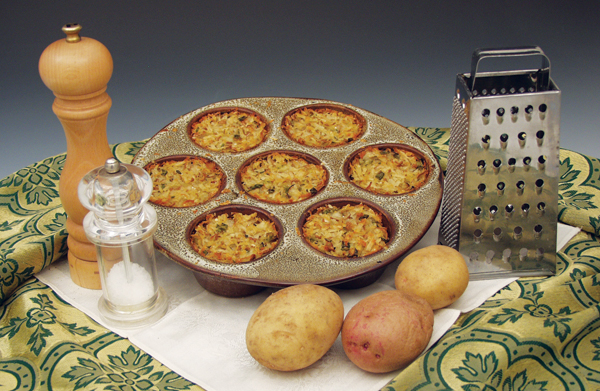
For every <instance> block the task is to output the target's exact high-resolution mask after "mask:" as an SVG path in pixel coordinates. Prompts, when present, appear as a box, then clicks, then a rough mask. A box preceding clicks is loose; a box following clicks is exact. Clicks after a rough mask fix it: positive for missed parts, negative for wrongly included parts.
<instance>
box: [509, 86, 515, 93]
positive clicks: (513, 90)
mask: <svg viewBox="0 0 600 391" xmlns="http://www.w3.org/2000/svg"><path fill="white" fill-rule="evenodd" d="M508 92H510V93H511V94H514V93H515V92H517V90H515V87H510V90H508Z"/></svg>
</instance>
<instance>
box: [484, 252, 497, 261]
mask: <svg viewBox="0 0 600 391" xmlns="http://www.w3.org/2000/svg"><path fill="white" fill-rule="evenodd" d="M494 255H496V253H494V251H493V250H488V251H487V252H486V253H485V261H486V262H487V263H492V259H494Z"/></svg>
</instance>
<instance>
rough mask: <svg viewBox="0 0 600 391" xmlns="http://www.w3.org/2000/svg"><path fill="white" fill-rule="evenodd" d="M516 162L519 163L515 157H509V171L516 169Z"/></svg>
mask: <svg viewBox="0 0 600 391" xmlns="http://www.w3.org/2000/svg"><path fill="white" fill-rule="evenodd" d="M515 164H517V159H515V158H514V157H511V158H510V159H508V172H514V171H515Z"/></svg>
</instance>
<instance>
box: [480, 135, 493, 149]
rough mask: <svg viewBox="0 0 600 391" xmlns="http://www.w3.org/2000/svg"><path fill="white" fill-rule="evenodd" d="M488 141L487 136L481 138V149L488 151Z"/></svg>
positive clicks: (488, 136) (488, 137)
mask: <svg viewBox="0 0 600 391" xmlns="http://www.w3.org/2000/svg"><path fill="white" fill-rule="evenodd" d="M490 139H491V137H490V135H488V134H486V135H485V136H483V137H482V138H481V146H482V147H483V149H488V148H489V147H490Z"/></svg>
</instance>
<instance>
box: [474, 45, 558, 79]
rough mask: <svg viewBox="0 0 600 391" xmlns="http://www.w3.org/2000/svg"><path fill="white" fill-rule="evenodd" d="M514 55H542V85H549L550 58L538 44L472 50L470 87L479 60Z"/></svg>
mask: <svg viewBox="0 0 600 391" xmlns="http://www.w3.org/2000/svg"><path fill="white" fill-rule="evenodd" d="M516 56H542V67H541V68H540V70H541V71H543V72H541V73H542V74H544V75H545V76H544V78H543V79H542V80H541V83H542V85H544V86H545V88H548V87H549V86H550V77H549V73H550V59H548V56H546V54H545V53H544V52H543V51H542V49H541V48H540V47H539V46H519V47H509V48H496V49H494V48H491V49H477V50H475V51H474V52H473V57H472V58H471V77H470V86H469V87H470V89H471V90H473V88H474V87H475V78H476V74H477V68H478V67H479V62H480V61H481V60H482V59H484V58H487V57H516Z"/></svg>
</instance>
